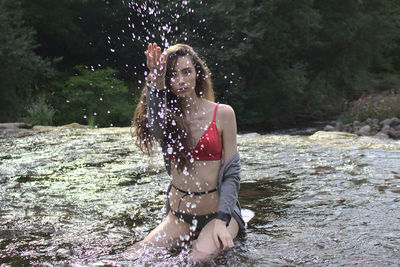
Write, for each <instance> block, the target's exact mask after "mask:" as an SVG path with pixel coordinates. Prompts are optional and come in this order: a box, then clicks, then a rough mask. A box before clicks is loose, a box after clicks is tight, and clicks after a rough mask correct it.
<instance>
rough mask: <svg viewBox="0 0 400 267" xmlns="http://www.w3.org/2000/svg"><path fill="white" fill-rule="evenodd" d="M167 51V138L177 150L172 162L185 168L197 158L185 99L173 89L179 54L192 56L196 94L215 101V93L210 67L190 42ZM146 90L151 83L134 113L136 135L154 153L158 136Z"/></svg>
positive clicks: (149, 152)
mask: <svg viewBox="0 0 400 267" xmlns="http://www.w3.org/2000/svg"><path fill="white" fill-rule="evenodd" d="M167 53H168V58H167V71H166V75H165V84H166V86H167V89H166V90H167V108H166V116H165V118H164V119H165V120H166V126H165V129H164V130H165V135H164V142H165V143H166V144H167V147H168V148H172V151H173V152H172V153H173V156H174V160H173V162H172V164H171V166H172V167H176V168H177V169H178V171H180V172H183V171H184V170H185V168H189V167H190V166H191V164H192V163H191V160H190V159H191V158H193V155H192V153H191V148H193V147H194V144H192V142H193V140H192V138H191V134H190V131H189V129H188V126H187V123H186V121H185V114H184V108H183V101H182V99H180V98H179V97H177V96H176V95H175V94H174V93H173V91H172V88H171V84H170V79H171V74H172V72H173V71H174V67H175V65H176V62H177V60H178V58H179V57H183V56H189V57H190V58H191V60H192V63H193V65H194V68H195V72H196V85H195V92H196V95H197V96H198V97H201V98H204V99H207V100H210V101H214V100H215V96H214V90H213V87H212V82H211V77H210V75H211V74H210V71H209V69H208V67H207V66H206V64H205V62H204V61H203V60H202V59H201V58H200V57H199V55H198V54H197V53H196V52H195V51H194V50H193V48H192V47H190V46H189V45H186V44H176V45H173V46H171V47H169V48H168V49H167ZM146 93H147V87H144V88H143V90H142V93H141V96H140V100H139V103H138V104H137V106H136V110H135V113H134V116H133V123H132V129H133V131H132V136H136V142H135V144H136V146H138V147H139V149H140V150H141V151H142V152H143V153H146V154H148V155H149V156H150V155H151V154H152V151H153V149H154V146H155V138H154V135H153V133H152V131H151V129H150V126H149V124H148V120H147V103H146Z"/></svg>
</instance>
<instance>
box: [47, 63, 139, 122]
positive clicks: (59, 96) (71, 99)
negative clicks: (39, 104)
mask: <svg viewBox="0 0 400 267" xmlns="http://www.w3.org/2000/svg"><path fill="white" fill-rule="evenodd" d="M74 71H75V75H73V76H71V77H69V78H68V79H66V80H65V81H64V82H54V83H53V88H54V89H53V91H54V94H53V97H52V101H53V103H54V104H55V105H54V106H55V107H57V112H56V114H55V120H56V123H57V124H66V123H71V122H78V123H81V124H88V125H92V126H99V127H108V126H112V125H125V126H126V125H129V122H130V117H131V115H132V111H133V108H134V107H132V104H131V103H132V102H133V100H132V99H131V97H130V96H129V93H128V88H127V87H126V86H125V84H124V82H123V81H121V80H118V79H117V78H115V74H116V70H114V69H111V68H106V69H99V70H90V69H88V68H87V67H84V66H76V67H75V68H74Z"/></svg>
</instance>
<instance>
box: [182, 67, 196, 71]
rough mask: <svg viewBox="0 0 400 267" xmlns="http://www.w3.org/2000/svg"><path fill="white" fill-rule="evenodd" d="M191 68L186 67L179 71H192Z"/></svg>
mask: <svg viewBox="0 0 400 267" xmlns="http://www.w3.org/2000/svg"><path fill="white" fill-rule="evenodd" d="M192 69H193V68H191V67H186V68H183V69H181V71H187V70H192Z"/></svg>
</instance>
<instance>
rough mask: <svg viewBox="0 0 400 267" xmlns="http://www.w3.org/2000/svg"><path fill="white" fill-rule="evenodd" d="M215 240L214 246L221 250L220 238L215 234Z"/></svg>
mask: <svg viewBox="0 0 400 267" xmlns="http://www.w3.org/2000/svg"><path fill="white" fill-rule="evenodd" d="M212 237H213V240H214V244H215V246H216V247H217V248H220V243H219V238H218V235H217V234H213V236H212Z"/></svg>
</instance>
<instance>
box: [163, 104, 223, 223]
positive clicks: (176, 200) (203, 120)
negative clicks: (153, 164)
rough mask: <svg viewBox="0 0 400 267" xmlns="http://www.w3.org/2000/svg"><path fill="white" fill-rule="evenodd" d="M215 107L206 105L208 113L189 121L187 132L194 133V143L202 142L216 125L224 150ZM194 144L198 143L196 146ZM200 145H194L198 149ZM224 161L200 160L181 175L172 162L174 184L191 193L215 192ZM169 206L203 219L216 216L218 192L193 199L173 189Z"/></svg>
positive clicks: (196, 196)
mask: <svg viewBox="0 0 400 267" xmlns="http://www.w3.org/2000/svg"><path fill="white" fill-rule="evenodd" d="M215 107H216V104H215V103H212V102H208V103H207V109H206V111H205V112H204V114H201V115H200V116H194V117H191V118H190V119H187V125H188V129H189V130H190V131H191V132H190V133H191V136H192V139H193V140H196V141H197V142H198V141H199V140H200V137H202V136H203V135H204V133H205V131H206V130H207V129H208V128H209V126H210V125H211V124H212V123H216V126H217V127H216V129H218V137H219V140H220V144H219V145H221V146H222V136H221V132H222V131H221V130H222V129H220V128H219V127H218V123H217V122H216V119H215V120H213V117H214V113H215V112H216V115H217V114H218V110H217V109H215ZM196 141H195V142H196ZM196 144H197V143H195V144H194V145H193V147H195V146H196ZM221 162H222V161H221V159H219V160H198V161H194V162H193V165H192V166H191V167H190V168H188V170H187V171H184V172H183V173H180V172H179V171H178V170H177V169H176V168H175V167H174V161H172V162H171V165H172V168H171V176H172V184H173V185H174V186H176V187H177V188H179V189H181V190H184V191H188V192H206V191H211V190H214V189H215V188H216V187H217V184H218V173H219V170H220V168H221ZM168 197H169V202H170V206H171V209H172V210H175V211H180V212H184V213H189V214H196V215H202V214H207V213H212V212H217V210H218V203H219V195H218V192H216V191H213V192H211V193H206V194H201V195H193V194H185V193H183V192H180V191H178V190H177V189H176V188H174V187H171V190H170V194H169V196H168Z"/></svg>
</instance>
